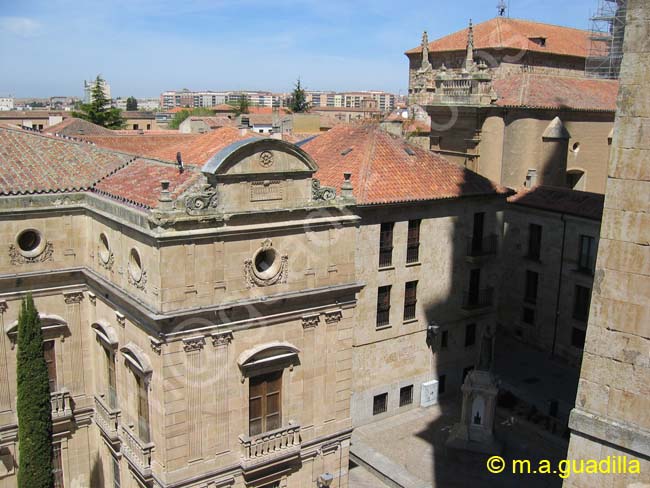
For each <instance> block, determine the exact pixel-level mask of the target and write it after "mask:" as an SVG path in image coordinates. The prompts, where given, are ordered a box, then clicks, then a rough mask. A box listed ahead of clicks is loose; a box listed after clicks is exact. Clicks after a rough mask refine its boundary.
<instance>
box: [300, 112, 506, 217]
mask: <svg viewBox="0 0 650 488" xmlns="http://www.w3.org/2000/svg"><path fill="white" fill-rule="evenodd" d="M301 147H302V149H304V150H305V151H307V152H308V153H309V154H310V155H311V156H312V157H313V158H314V160H315V161H316V163H317V164H318V166H319V169H318V172H317V173H316V175H315V176H316V178H318V179H319V180H320V182H321V184H322V185H326V186H333V187H335V188H337V189H338V188H340V187H341V184H342V183H343V173H344V172H349V173H352V185H353V188H354V190H353V191H354V195H355V197H356V199H357V202H358V203H361V204H375V203H391V202H409V201H419V200H437V199H444V198H456V197H462V196H468V195H495V194H497V193H502V192H505V191H506V189H505V188H502V187H498V186H497V185H495V184H494V183H492V182H491V181H490V180H488V179H486V178H484V177H482V176H480V175H478V174H476V173H473V172H471V171H469V170H467V169H465V168H462V167H460V166H457V165H455V164H453V163H451V162H449V161H447V160H446V159H444V158H442V157H440V156H438V155H436V154H433V153H432V152H430V151H426V150H424V149H421V148H419V147H416V146H413V145H410V144H408V143H406V142H405V141H404V139H402V138H398V137H395V136H393V135H390V134H388V133H386V132H384V131H382V130H380V129H379V128H378V126H376V125H374V124H373V125H370V124H368V125H362V126H357V125H352V126H351V125H340V126H337V127H335V128H333V129H331V130H330V131H328V132H325V133H323V134H321V135H319V136H318V137H315V138H314V139H312V140H310V141H308V142H307V143H305V144H303V145H301ZM407 151H408V152H407ZM409 153H410V154H409Z"/></svg>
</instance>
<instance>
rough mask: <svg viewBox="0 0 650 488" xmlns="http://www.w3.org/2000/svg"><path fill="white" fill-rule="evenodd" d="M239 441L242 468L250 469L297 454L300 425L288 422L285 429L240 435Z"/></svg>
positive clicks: (298, 450)
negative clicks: (253, 434)
mask: <svg viewBox="0 0 650 488" xmlns="http://www.w3.org/2000/svg"><path fill="white" fill-rule="evenodd" d="M239 441H240V442H241V446H242V466H243V467H244V468H250V467H251V466H253V465H257V464H263V463H266V462H269V461H271V460H273V459H276V458H284V457H289V456H291V455H294V454H297V453H299V452H300V425H298V424H295V423H293V422H289V425H288V426H287V427H282V428H280V429H276V430H271V431H269V432H264V433H262V434H258V435H255V436H247V435H240V436H239Z"/></svg>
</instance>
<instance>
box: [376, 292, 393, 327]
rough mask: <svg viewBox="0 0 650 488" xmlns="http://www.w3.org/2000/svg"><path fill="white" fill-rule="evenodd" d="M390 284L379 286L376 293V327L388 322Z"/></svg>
mask: <svg viewBox="0 0 650 488" xmlns="http://www.w3.org/2000/svg"><path fill="white" fill-rule="evenodd" d="M390 288H391V287H390V285H389V286H380V287H379V291H378V293H377V327H383V326H385V325H388V324H389V323H390Z"/></svg>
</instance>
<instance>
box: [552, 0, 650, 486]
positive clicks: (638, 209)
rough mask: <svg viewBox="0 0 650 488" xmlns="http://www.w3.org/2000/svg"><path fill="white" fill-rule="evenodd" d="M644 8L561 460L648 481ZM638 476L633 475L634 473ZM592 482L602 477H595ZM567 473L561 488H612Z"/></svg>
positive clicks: (629, 42) (649, 48)
mask: <svg viewBox="0 0 650 488" xmlns="http://www.w3.org/2000/svg"><path fill="white" fill-rule="evenodd" d="M649 38H650V4H649V3H647V0H630V1H629V2H628V12H627V28H626V32H625V43H624V52H625V56H624V58H623V64H622V68H621V78H620V81H621V86H620V92H619V97H618V112H617V114H616V125H615V131H614V139H613V142H612V157H611V160H610V164H609V173H608V179H607V190H606V196H605V209H604V213H603V223H602V227H601V236H600V248H599V250H598V261H597V264H596V275H595V280H594V289H593V294H592V299H591V310H590V315H589V326H588V328H587V340H586V344H585V348H584V356H583V360H582V369H581V372H580V384H579V387H578V394H577V397H576V405H575V408H574V409H573V411H572V413H571V419H570V422H569V426H570V428H571V430H572V432H571V441H570V444H569V453H568V456H567V457H568V458H569V459H577V460H579V459H583V460H585V461H586V460H591V459H606V458H608V457H610V456H625V460H626V462H627V464H628V466H629V465H630V462H634V463H638V464H637V467H638V469H637V470H638V471H640V473H639V474H634V473H632V474H630V470H628V474H617V475H615V478H616V486H628V485H631V484H633V483H637V482H646V483H647V482H650V303H649V300H648V298H649V297H650V246H649V245H648V244H649V243H650V197H649V195H650V104H649V103H648V89H649V88H650V44H649V43H648V39H649ZM634 471H636V470H634ZM599 476H601V477H602V479H596V478H598V477H599ZM611 478H612V475H611V474H602V475H595V474H575V475H572V476H570V477H569V478H567V479H566V481H565V482H564V486H565V488H567V487H583V486H611V483H612V479H611Z"/></svg>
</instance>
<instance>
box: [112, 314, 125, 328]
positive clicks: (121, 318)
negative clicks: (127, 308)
mask: <svg viewBox="0 0 650 488" xmlns="http://www.w3.org/2000/svg"><path fill="white" fill-rule="evenodd" d="M115 319H116V320H117V323H118V324H120V326H122V327H124V326H125V325H126V317H125V316H124V314H121V313H120V312H118V311H117V310H116V311H115Z"/></svg>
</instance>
